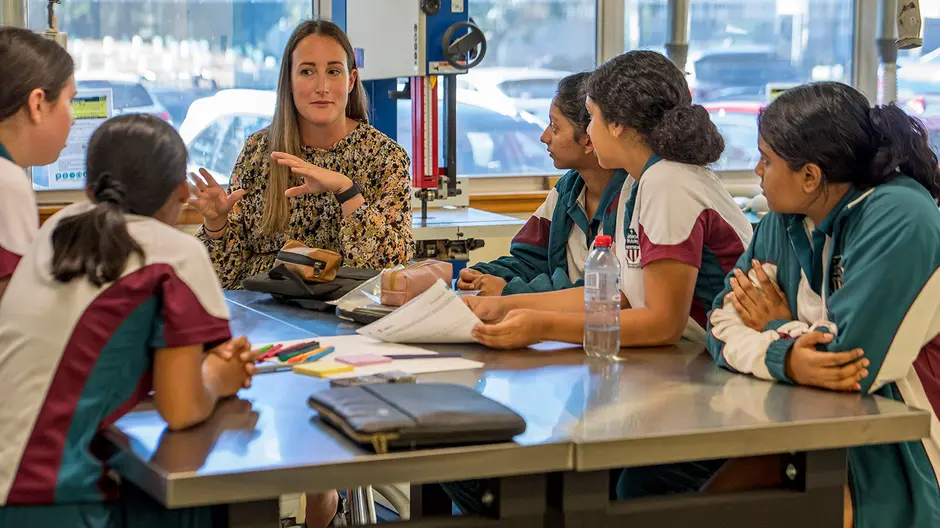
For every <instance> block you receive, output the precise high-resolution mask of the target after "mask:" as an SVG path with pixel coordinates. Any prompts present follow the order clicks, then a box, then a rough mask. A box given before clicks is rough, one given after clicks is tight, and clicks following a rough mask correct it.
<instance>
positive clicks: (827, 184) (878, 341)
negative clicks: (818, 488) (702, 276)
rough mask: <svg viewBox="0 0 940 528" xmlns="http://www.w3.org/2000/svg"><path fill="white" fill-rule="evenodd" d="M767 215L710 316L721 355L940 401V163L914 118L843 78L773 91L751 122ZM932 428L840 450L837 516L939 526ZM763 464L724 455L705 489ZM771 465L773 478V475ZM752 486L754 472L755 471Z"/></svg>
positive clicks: (715, 350)
mask: <svg viewBox="0 0 940 528" xmlns="http://www.w3.org/2000/svg"><path fill="white" fill-rule="evenodd" d="M759 132H760V137H759V148H760V152H761V160H760V162H759V163H758V166H757V168H756V169H755V172H756V173H757V175H758V176H760V178H761V187H762V188H763V189H764V194H765V195H766V197H767V202H768V205H769V206H770V209H771V212H770V213H769V214H767V216H766V217H764V219H763V220H762V221H761V223H760V225H759V226H758V229H757V231H756V233H755V239H754V243H753V244H752V245H751V247H750V248H749V249H748V251H747V252H746V253H745V255H744V256H742V257H741V260H740V261H739V262H738V264H737V268H738V269H736V270H735V271H734V272H733V273H732V274H730V275H729V276H728V280H727V282H726V286H725V290H724V291H723V292H722V294H721V295H719V296H718V297H717V298H716V299H715V302H714V310H713V311H712V312H711V314H710V316H709V323H710V324H709V330H710V332H709V341H708V348H709V350H710V352H711V353H712V356H713V357H714V358H715V361H716V362H718V364H719V365H721V366H724V367H726V368H729V369H732V370H735V371H738V372H741V373H745V374H752V375H755V376H758V377H761V378H765V379H769V380H777V381H780V382H783V383H798V384H801V385H811V386H816V387H819V388H823V389H829V390H838V391H850V392H861V393H864V394H878V395H880V396H883V397H886V398H890V399H894V400H898V401H901V402H904V403H907V404H908V405H912V406H915V407H919V408H921V409H926V410H929V411H932V413H933V415H934V417H933V421H934V423H935V424H936V414H937V412H938V411H940V368H938V367H937V365H940V338H938V333H940V271H938V269H940V210H938V208H937V199H938V197H940V170H938V166H937V156H936V155H935V154H934V152H933V151H932V150H931V149H930V145H929V143H928V137H927V131H926V130H925V128H924V126H923V124H921V123H920V122H919V121H918V120H917V119H914V118H912V117H910V116H908V115H907V114H905V113H904V112H903V111H901V109H899V108H898V107H897V106H895V105H893V104H892V105H887V106H879V107H875V108H870V106H869V104H868V101H867V99H866V98H865V96H863V95H862V94H861V93H859V92H858V91H857V90H855V89H854V88H851V87H849V86H846V85H844V84H839V83H830V82H827V83H817V84H808V85H804V86H800V87H797V88H793V89H791V90H788V91H786V92H784V93H783V94H782V95H781V96H780V97H779V98H778V99H777V100H776V101H774V103H772V104H771V105H770V106H768V107H767V108H766V109H764V110H763V111H762V112H761V114H760V117H759ZM938 454H940V433H938V431H937V428H936V427H934V428H933V431H932V433H931V435H930V436H929V437H927V438H925V439H924V440H923V441H920V442H909V443H905V444H887V445H874V446H865V447H857V448H852V449H850V450H849V472H848V475H849V478H848V481H847V482H846V486H845V502H844V504H845V508H844V510H845V515H844V520H845V526H855V527H858V528H875V527H878V528H902V527H904V528H927V527H935V526H938V525H940V485H938V482H937V477H936V475H938V474H940V457H938V456H937V455H938ZM778 463H779V461H773V460H770V461H768V460H737V461H733V462H732V463H729V465H728V466H726V467H725V468H724V469H723V470H722V471H721V472H720V473H719V476H717V477H716V479H715V481H714V484H715V486H716V488H720V489H723V490H729V489H735V487H736V483H737V482H751V483H753V482H754V481H755V475H758V474H760V473H766V471H761V470H760V469H759V468H761V467H765V466H768V467H780V466H777V465H776V464H778ZM771 473H772V474H774V475H776V472H771ZM758 480H759V478H758Z"/></svg>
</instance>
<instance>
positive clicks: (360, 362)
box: [336, 354, 392, 367]
mask: <svg viewBox="0 0 940 528" xmlns="http://www.w3.org/2000/svg"><path fill="white" fill-rule="evenodd" d="M336 361H338V362H340V363H345V364H347V365H352V366H354V367H365V366H367V365H380V364H382V363H391V362H392V358H387V357H385V356H379V355H376V354H355V355H351V356H340V357H338V358H336Z"/></svg>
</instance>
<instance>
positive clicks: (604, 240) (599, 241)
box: [594, 235, 614, 248]
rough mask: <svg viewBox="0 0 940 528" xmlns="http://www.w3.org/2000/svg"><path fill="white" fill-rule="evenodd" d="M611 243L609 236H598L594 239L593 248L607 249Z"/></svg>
mask: <svg viewBox="0 0 940 528" xmlns="http://www.w3.org/2000/svg"><path fill="white" fill-rule="evenodd" d="M613 241H614V240H613V239H612V238H611V237H610V235H598V236H597V238H595V239H594V247H599V248H609V247H610V245H611V244H612V243H613Z"/></svg>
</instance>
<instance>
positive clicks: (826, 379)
mask: <svg viewBox="0 0 940 528" xmlns="http://www.w3.org/2000/svg"><path fill="white" fill-rule="evenodd" d="M832 339H833V335H832V334H828V333H823V332H808V333H806V334H803V335H802V336H800V337H799V338H798V339H797V340H796V342H795V343H794V344H793V347H792V348H791V349H790V352H789V353H787V358H786V373H787V376H788V377H789V378H790V379H792V380H793V381H795V382H796V383H799V384H800V385H808V386H811V387H819V388H822V389H829V390H834V391H858V390H861V385H860V384H859V382H860V381H861V380H863V379H865V377H867V376H868V369H867V367H868V365H869V361H868V359H866V358H864V357H862V356H863V352H862V350H861V349H860V348H857V349H855V350H851V351H849V352H826V351H820V350H817V349H816V345H820V344H826V343H829V342H831V341H832Z"/></svg>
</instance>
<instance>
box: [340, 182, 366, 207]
mask: <svg viewBox="0 0 940 528" xmlns="http://www.w3.org/2000/svg"><path fill="white" fill-rule="evenodd" d="M360 194H362V188H361V187H359V184H358V183H356V182H352V187H350V188H348V189H346V190H345V191H343V192H338V193H336V194H334V195H333V196H335V197H336V199H337V200H339V204H340V205H343V204H344V203H346V202H348V201H349V200H352V199H353V198H355V197H356V196H359V195H360Z"/></svg>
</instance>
